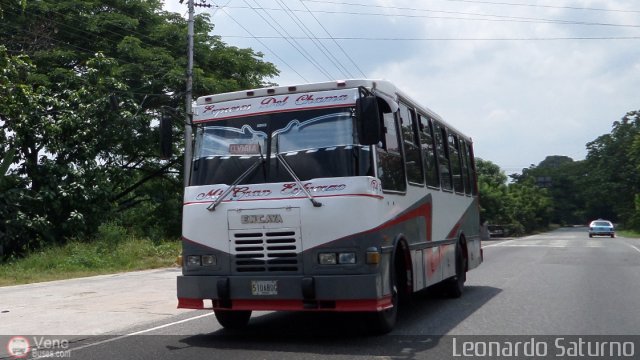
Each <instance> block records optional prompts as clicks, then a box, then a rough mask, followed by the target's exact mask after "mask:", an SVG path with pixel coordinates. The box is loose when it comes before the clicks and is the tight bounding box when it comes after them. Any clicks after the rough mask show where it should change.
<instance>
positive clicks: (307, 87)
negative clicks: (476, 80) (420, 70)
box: [196, 79, 471, 141]
mask: <svg viewBox="0 0 640 360" xmlns="http://www.w3.org/2000/svg"><path fill="white" fill-rule="evenodd" d="M359 87H365V88H367V89H369V90H375V91H376V93H377V94H378V95H386V97H387V98H390V99H392V100H393V101H395V102H396V103H397V102H398V101H399V100H400V99H402V100H403V102H405V103H407V104H408V105H411V106H413V107H414V108H416V109H419V110H420V111H421V112H423V113H426V114H425V115H429V116H430V117H431V118H433V119H435V120H437V121H438V122H439V123H441V124H443V125H444V126H445V127H447V128H448V129H449V130H452V131H454V132H455V133H457V134H458V135H461V136H463V137H465V138H466V139H467V140H469V141H470V140H471V138H470V137H469V136H466V135H464V133H462V132H460V131H459V130H457V129H456V128H455V127H453V126H451V125H450V124H449V123H447V122H446V121H444V120H443V119H442V117H440V116H439V115H438V114H437V113H435V112H434V111H432V110H431V109H429V108H427V107H425V106H424V105H421V103H420V102H418V101H415V100H413V99H412V98H411V97H410V96H409V95H407V94H406V93H404V92H403V91H402V90H400V89H398V88H397V87H396V86H395V85H394V84H393V83H391V82H390V81H388V80H380V79H348V80H336V81H327V82H318V83H307V84H296V85H283V86H274V87H265V88H257V89H250V90H241V91H233V92H228V93H221V94H215V95H206V96H200V97H198V99H197V100H196V105H198V106H201V105H208V104H215V103H219V102H225V101H233V100H242V99H248V98H256V97H264V96H274V95H286V94H297V93H305V92H315V91H328V90H340V89H353V88H359Z"/></svg>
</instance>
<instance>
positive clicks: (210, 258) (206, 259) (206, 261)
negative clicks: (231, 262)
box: [202, 255, 218, 266]
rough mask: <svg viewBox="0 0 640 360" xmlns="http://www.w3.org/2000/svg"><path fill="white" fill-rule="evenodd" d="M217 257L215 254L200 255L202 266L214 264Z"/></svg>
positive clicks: (216, 263) (216, 261)
mask: <svg viewBox="0 0 640 360" xmlns="http://www.w3.org/2000/svg"><path fill="white" fill-rule="evenodd" d="M216 265H218V259H217V258H216V256H215V255H202V266H216Z"/></svg>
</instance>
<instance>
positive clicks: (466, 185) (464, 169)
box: [460, 140, 471, 195]
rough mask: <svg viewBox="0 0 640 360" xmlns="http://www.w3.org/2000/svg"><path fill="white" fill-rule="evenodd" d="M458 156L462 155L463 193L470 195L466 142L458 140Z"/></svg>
mask: <svg viewBox="0 0 640 360" xmlns="http://www.w3.org/2000/svg"><path fill="white" fill-rule="evenodd" d="M460 154H461V155H462V175H463V176H464V192H465V194H467V195H471V169H470V168H469V164H470V163H471V161H470V160H471V159H469V148H468V147H467V142H466V141H464V140H460Z"/></svg>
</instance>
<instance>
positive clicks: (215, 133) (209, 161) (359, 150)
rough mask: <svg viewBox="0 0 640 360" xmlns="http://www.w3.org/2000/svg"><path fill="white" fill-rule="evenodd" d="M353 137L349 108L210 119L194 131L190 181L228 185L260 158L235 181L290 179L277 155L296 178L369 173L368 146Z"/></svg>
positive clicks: (202, 183)
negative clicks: (247, 173)
mask: <svg viewBox="0 0 640 360" xmlns="http://www.w3.org/2000/svg"><path fill="white" fill-rule="evenodd" d="M355 139H356V136H355V134H354V119H353V109H352V108H338V109H336V108H332V109H319V110H305V111H296V112H282V113H271V114H266V115H256V116H250V117H241V118H233V119H226V120H217V121H212V122H209V123H205V124H203V125H202V126H201V127H199V128H198V130H197V133H196V144H195V151H194V159H193V175H192V184H191V185H209V184H231V183H233V182H234V181H235V180H236V179H237V178H238V177H239V176H240V175H241V174H242V173H243V172H244V171H246V170H247V169H248V168H250V167H251V166H252V164H254V163H255V162H256V161H260V159H263V158H264V159H266V161H265V165H264V166H261V167H260V168H258V169H256V171H255V172H254V173H253V174H251V176H248V177H247V178H246V179H244V181H242V182H241V184H256V183H266V182H287V181H291V180H292V179H291V175H290V174H289V173H288V172H287V171H286V170H285V169H283V168H282V166H281V164H278V161H277V159H276V155H278V154H280V155H282V156H284V157H285V158H286V161H287V163H289V164H290V166H291V168H292V169H293V171H295V173H296V174H297V175H298V177H299V178H300V179H301V180H302V181H305V180H310V179H314V178H326V177H344V176H359V175H372V173H371V170H370V169H371V164H370V163H371V156H370V153H369V147H364V146H360V145H358V144H356V142H357V141H356V140H355Z"/></svg>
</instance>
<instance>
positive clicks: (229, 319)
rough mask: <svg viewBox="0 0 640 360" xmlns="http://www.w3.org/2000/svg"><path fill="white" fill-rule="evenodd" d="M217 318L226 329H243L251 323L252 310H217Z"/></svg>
mask: <svg viewBox="0 0 640 360" xmlns="http://www.w3.org/2000/svg"><path fill="white" fill-rule="evenodd" d="M214 313H215V315H216V319H217V320H218V322H219V323H220V325H222V327H224V328H225V329H242V328H243V327H246V326H247V324H249V319H250V318H251V310H237V311H234V310H215V311H214Z"/></svg>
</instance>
